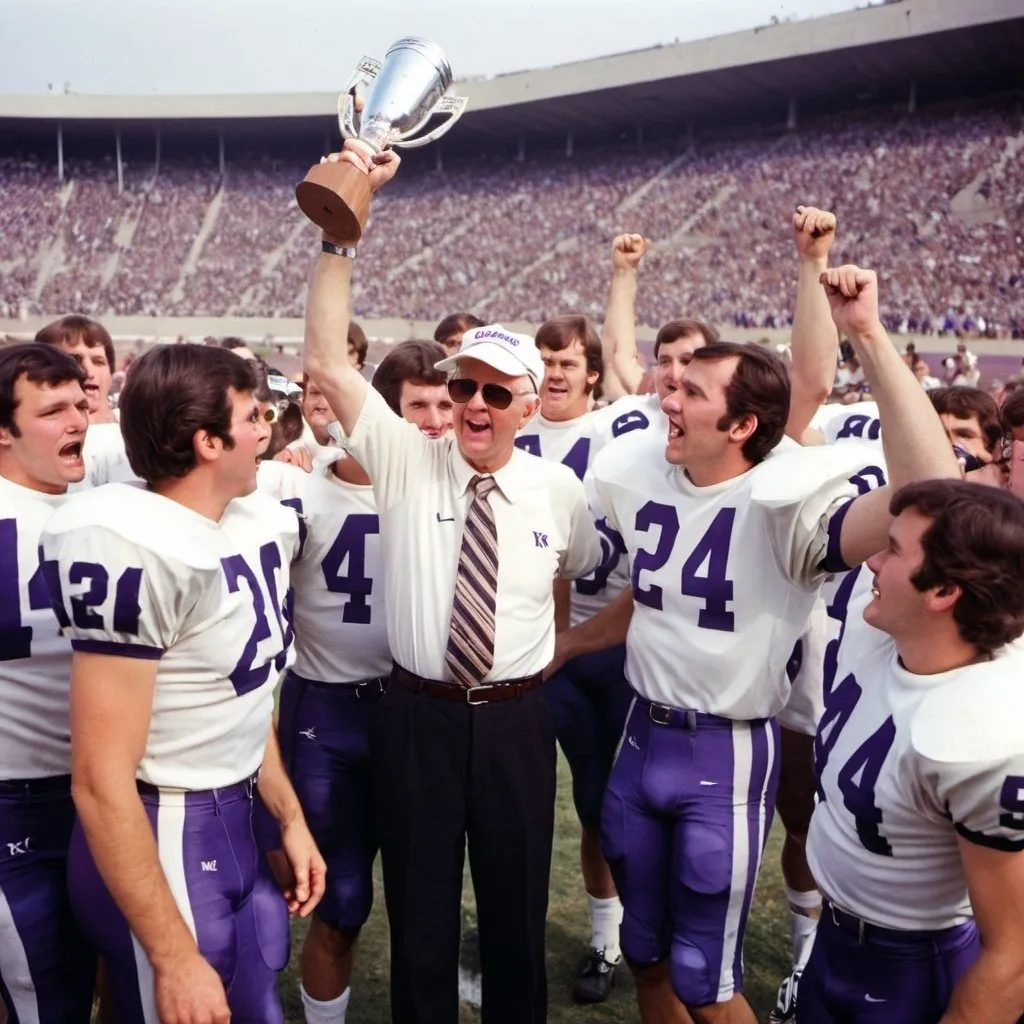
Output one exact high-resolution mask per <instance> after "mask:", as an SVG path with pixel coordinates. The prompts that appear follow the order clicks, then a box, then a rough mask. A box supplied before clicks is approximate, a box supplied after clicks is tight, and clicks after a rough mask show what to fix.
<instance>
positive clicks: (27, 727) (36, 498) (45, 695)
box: [0, 477, 71, 779]
mask: <svg viewBox="0 0 1024 1024" xmlns="http://www.w3.org/2000/svg"><path fill="white" fill-rule="evenodd" d="M65 501H67V497H66V495H63V494H41V493H40V492H39V491H33V490H29V489H28V488H26V487H21V486H19V485H18V484H15V483H12V482H11V481H10V480H6V479H4V478H3V477H0V779H31V778H42V777H44V776H51V775H66V774H67V773H68V772H70V771H71V736H70V731H69V725H68V682H69V680H70V678H71V645H70V644H69V643H68V640H67V638H66V637H64V636H62V635H61V631H60V626H59V624H58V623H57V620H56V618H54V614H53V609H52V608H51V606H50V594H49V591H48V590H47V588H46V581H45V580H44V578H43V571H42V567H41V565H40V562H39V535H40V534H41V533H42V531H43V528H44V527H45V526H46V523H47V521H48V520H49V519H50V517H51V516H52V515H53V513H54V512H55V511H56V509H58V508H59V507H60V506H61V505H62V504H64V502H65Z"/></svg>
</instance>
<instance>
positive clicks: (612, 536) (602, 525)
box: [576, 519, 626, 597]
mask: <svg viewBox="0 0 1024 1024" xmlns="http://www.w3.org/2000/svg"><path fill="white" fill-rule="evenodd" d="M594 526H596V527H597V535H598V538H599V539H600V541H601V561H600V562H599V563H598V565H597V568H596V569H595V570H594V571H593V572H592V573H591V574H590V575H589V576H584V577H583V578H582V579H578V580H577V581H576V590H577V592H578V593H580V594H584V595H585V596H587V597H593V596H594V595H595V594H600V593H601V591H602V590H604V588H605V587H607V586H608V577H609V576H611V574H612V573H613V572H614V571H615V567H616V566H617V565H618V564H619V559H620V558H621V557H622V556H623V555H624V554H625V553H626V545H625V544H623V543H622V538H621V537H620V536H619V535H618V533H616V532H615V530H613V529H612V528H611V527H610V526H609V525H608V520H607V519H598V520H597V522H596V523H594Z"/></svg>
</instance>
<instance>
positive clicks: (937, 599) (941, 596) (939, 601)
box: [926, 583, 963, 614]
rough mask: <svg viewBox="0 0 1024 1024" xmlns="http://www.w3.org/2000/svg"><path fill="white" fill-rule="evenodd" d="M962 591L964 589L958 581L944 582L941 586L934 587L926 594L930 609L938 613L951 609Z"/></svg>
mask: <svg viewBox="0 0 1024 1024" xmlns="http://www.w3.org/2000/svg"><path fill="white" fill-rule="evenodd" d="M962 593H963V589H962V588H961V587H960V586H958V585H957V584H956V583H943V584H942V585H941V586H938V587H932V589H931V590H929V591H928V593H927V595H926V601H927V604H928V610H929V611H931V612H935V613H937V614H941V613H942V612H947V611H951V610H952V609H953V608H954V607H955V606H956V603H957V601H959V600H960V595H961V594H962Z"/></svg>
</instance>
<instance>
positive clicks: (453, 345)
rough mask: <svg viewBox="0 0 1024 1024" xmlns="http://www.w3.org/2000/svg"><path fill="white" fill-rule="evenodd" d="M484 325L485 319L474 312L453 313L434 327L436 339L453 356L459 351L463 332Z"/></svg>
mask: <svg viewBox="0 0 1024 1024" xmlns="http://www.w3.org/2000/svg"><path fill="white" fill-rule="evenodd" d="M483 326H484V322H483V320H481V319H480V318H479V317H477V316H473V314H472V313H452V314H451V315H450V316H446V317H445V318H444V319H443V320H442V321H441V322H440V323H439V324H438V325H437V326H436V327H435V328H434V341H436V342H437V343H438V344H439V345H440V346H441V347H442V348H443V349H444V351H445V355H449V356H453V355H455V353H456V352H458V351H459V345H461V344H462V336H463V334H465V333H466V331H471V330H473V329H474V328H475V327H483Z"/></svg>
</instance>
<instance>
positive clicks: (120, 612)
mask: <svg viewBox="0 0 1024 1024" xmlns="http://www.w3.org/2000/svg"><path fill="white" fill-rule="evenodd" d="M42 547H43V556H44V563H43V572H44V576H45V579H46V583H47V588H48V589H49V592H50V600H51V602H52V604H53V608H54V612H55V613H56V615H57V619H58V621H59V622H60V625H61V627H62V629H63V631H64V633H65V635H66V636H68V637H69V638H70V640H71V646H72V648H73V649H74V650H76V651H85V652H89V653H95V654H113V655H117V656H120V657H128V658H143V659H152V660H156V659H159V658H160V657H161V656H162V655H163V653H164V651H165V650H167V648H168V647H170V646H171V644H173V643H174V641H175V639H176V638H177V637H178V635H179V633H180V630H181V625H182V620H183V618H184V615H185V613H186V612H187V611H188V610H189V609H190V608H191V607H194V606H195V605H196V604H197V603H198V602H200V601H201V600H203V599H204V598H206V599H213V600H214V601H215V600H216V594H217V589H216V587H215V586H214V585H213V581H212V580H211V578H210V577H211V575H214V574H212V573H209V572H205V571H203V570H199V569H194V568H189V567H185V566H180V565H176V564H175V563H173V562H171V561H169V560H167V558H166V557H161V558H158V557H157V556H156V555H155V554H154V553H153V552H151V551H148V550H147V549H145V548H142V547H139V546H137V545H135V544H133V543H131V542H130V541H128V540H126V539H125V538H123V537H121V536H119V535H117V534H116V533H113V532H112V531H109V530H106V529H104V528H103V527H97V526H90V527H87V528H86V527H81V528H78V529H73V530H70V531H68V532H64V533H60V534H56V535H50V534H47V533H44V534H43V537H42Z"/></svg>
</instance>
